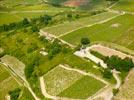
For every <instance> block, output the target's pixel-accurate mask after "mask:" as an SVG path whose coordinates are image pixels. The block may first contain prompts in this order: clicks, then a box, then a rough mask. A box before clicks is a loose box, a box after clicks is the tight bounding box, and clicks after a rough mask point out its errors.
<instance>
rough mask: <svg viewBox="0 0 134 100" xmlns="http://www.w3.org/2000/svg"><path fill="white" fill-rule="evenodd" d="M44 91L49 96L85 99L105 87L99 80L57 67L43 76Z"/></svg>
mask: <svg viewBox="0 0 134 100" xmlns="http://www.w3.org/2000/svg"><path fill="white" fill-rule="evenodd" d="M44 82H45V85H46V91H47V93H48V94H50V95H54V96H56V95H57V96H61V97H67V98H73V99H76V98H77V99H86V98H88V97H89V96H91V95H93V94H94V93H96V92H97V91H98V90H99V89H101V88H103V87H104V86H105V84H104V83H102V82H101V81H99V80H96V79H94V78H92V77H90V76H85V75H84V74H82V73H79V72H77V71H73V70H67V69H65V68H62V67H60V65H59V66H57V67H55V68H54V69H52V70H51V71H49V72H48V73H47V74H45V75H44Z"/></svg>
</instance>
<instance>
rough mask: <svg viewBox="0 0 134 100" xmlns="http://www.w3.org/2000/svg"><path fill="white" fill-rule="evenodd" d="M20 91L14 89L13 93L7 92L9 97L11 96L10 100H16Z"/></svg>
mask: <svg viewBox="0 0 134 100" xmlns="http://www.w3.org/2000/svg"><path fill="white" fill-rule="evenodd" d="M20 92H21V89H20V88H16V89H14V90H13V91H9V95H10V96H11V100H18V98H19V95H20Z"/></svg>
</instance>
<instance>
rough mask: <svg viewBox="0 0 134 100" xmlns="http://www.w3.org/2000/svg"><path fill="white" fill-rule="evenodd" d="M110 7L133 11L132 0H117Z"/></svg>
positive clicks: (133, 3) (133, 2) (133, 4)
mask: <svg viewBox="0 0 134 100" xmlns="http://www.w3.org/2000/svg"><path fill="white" fill-rule="evenodd" d="M112 9H115V10H123V11H130V12H134V1H133V0H119V2H118V3H117V4H116V5H115V6H113V7H112Z"/></svg>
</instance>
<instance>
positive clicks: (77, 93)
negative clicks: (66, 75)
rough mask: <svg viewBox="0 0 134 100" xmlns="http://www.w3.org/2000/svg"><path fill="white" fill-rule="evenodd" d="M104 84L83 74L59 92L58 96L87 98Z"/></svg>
mask: <svg viewBox="0 0 134 100" xmlns="http://www.w3.org/2000/svg"><path fill="white" fill-rule="evenodd" d="M104 86H105V84H104V83H102V82H100V81H98V80H96V79H94V78H92V77H89V76H84V77H82V78H81V79H80V80H78V81H76V82H75V83H74V84H73V85H72V86H70V87H69V88H67V89H66V90H64V91H63V92H62V93H60V94H59V96H63V97H69V98H73V99H87V98H88V97H89V96H91V95H93V94H94V93H96V92H97V91H98V90H100V89H101V88H102V87H104Z"/></svg>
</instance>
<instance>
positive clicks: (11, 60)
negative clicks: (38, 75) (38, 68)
mask: <svg viewBox="0 0 134 100" xmlns="http://www.w3.org/2000/svg"><path fill="white" fill-rule="evenodd" d="M1 62H3V63H5V64H6V65H7V66H9V67H10V69H12V70H14V72H16V73H17V74H18V75H19V76H21V77H23V78H25V74H24V68H25V65H24V64H23V63H22V62H20V61H19V60H18V59H17V58H15V57H12V56H9V55H5V56H4V57H2V58H1Z"/></svg>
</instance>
